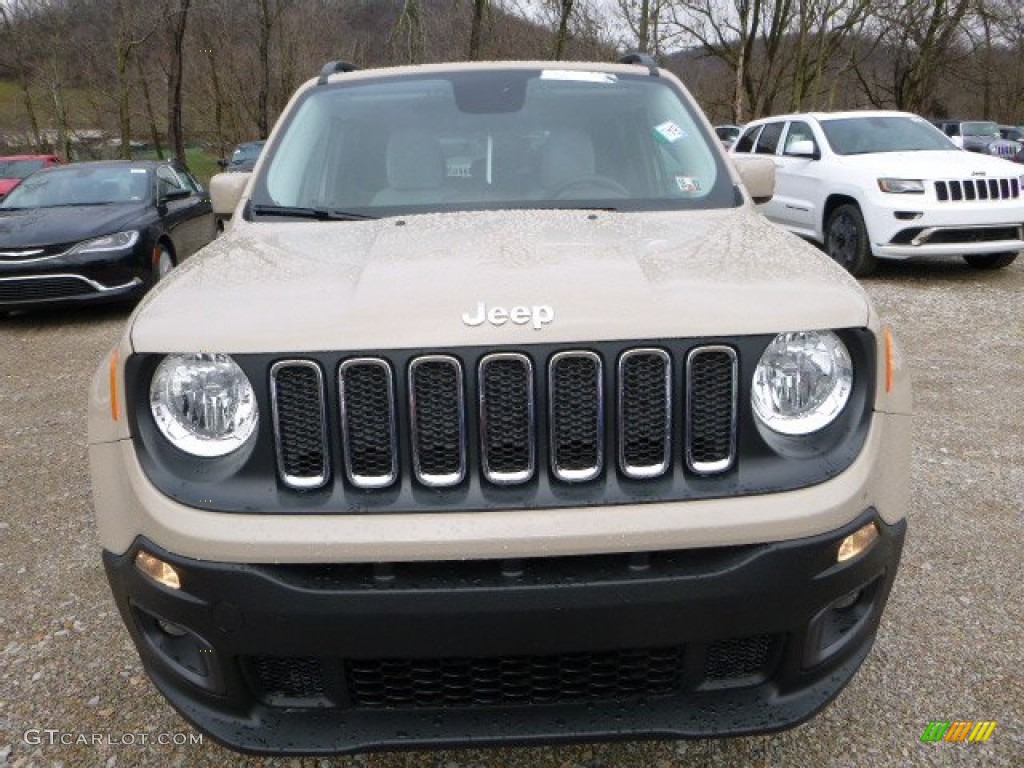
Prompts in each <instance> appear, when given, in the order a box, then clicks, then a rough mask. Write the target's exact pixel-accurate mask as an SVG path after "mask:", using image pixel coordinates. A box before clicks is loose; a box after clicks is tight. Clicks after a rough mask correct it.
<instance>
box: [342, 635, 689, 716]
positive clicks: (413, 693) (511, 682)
mask: <svg viewBox="0 0 1024 768" xmlns="http://www.w3.org/2000/svg"><path fill="white" fill-rule="evenodd" d="M682 654H683V651H682V648H663V649H656V650H633V651H610V652H607V653H589V654H588V653H579V654H564V655H557V656H519V657H516V656H508V657H502V658H497V659H420V660H403V659H394V660H388V659H385V660H380V661H351V662H349V663H348V664H347V665H346V676H347V678H348V683H349V693H350V695H351V698H352V702H353V704H354V705H355V706H356V707H359V708H365V709H403V708H408V707H413V708H416V707H473V706H495V705H499V704H548V703H556V702H574V701H587V700H591V699H607V698H629V697H635V696H657V695H665V694H669V693H672V692H673V691H675V690H676V689H678V687H679V678H680V670H681V668H682Z"/></svg>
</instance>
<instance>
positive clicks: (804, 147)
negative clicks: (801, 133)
mask: <svg viewBox="0 0 1024 768" xmlns="http://www.w3.org/2000/svg"><path fill="white" fill-rule="evenodd" d="M786 155H787V156H788V157H806V158H808V159H810V160H820V159H821V153H820V152H819V151H818V148H817V147H816V146H814V142H813V141H811V140H810V139H799V140H798V141H794V142H791V143H790V144H789V146H788V147H786Z"/></svg>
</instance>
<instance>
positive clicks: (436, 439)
mask: <svg viewBox="0 0 1024 768" xmlns="http://www.w3.org/2000/svg"><path fill="white" fill-rule="evenodd" d="M673 369H676V370H677V371H678V375H679V382H680V384H681V387H682V389H679V386H680V384H677V383H676V380H675V379H674V377H673ZM331 375H333V376H336V377H337V385H336V386H337V389H336V391H337V392H338V397H339V411H340V425H338V426H339V427H340V428H338V429H336V427H335V425H333V424H329V423H328V422H327V416H326V409H325V407H324V404H325V401H326V399H327V396H328V394H327V388H328V387H329V386H331V385H329V384H328V383H327V382H325V381H324V377H323V376H322V375H321V368H320V365H319V364H318V363H316V362H314V361H311V360H306V361H304V360H288V361H282V362H278V363H276V364H274V366H273V367H272V371H271V383H272V386H271V397H272V404H271V405H272V410H273V414H274V436H275V444H276V449H277V450H276V453H277V461H278V474H279V477H280V478H281V481H282V482H283V483H284V485H286V486H288V487H291V488H295V489H298V490H306V489H311V488H316V487H321V486H323V485H325V484H326V483H327V482H328V480H329V476H330V472H329V471H328V467H329V466H330V464H331V462H330V458H329V457H330V452H331V440H330V438H329V435H330V434H332V433H334V434H337V435H338V437H339V443H340V450H341V454H342V458H343V463H344V468H345V476H346V480H347V482H348V483H350V484H351V485H352V486H354V487H356V488H361V489H365V490H373V489H385V488H387V487H389V486H391V485H393V484H394V483H396V481H397V480H398V477H399V467H400V465H401V461H400V459H401V457H402V456H406V457H410V459H411V470H412V475H413V476H414V478H415V480H416V482H417V483H419V484H420V485H422V486H426V487H429V488H445V487H453V486H457V485H459V484H460V483H462V482H463V481H464V480H465V478H466V476H467V473H468V472H470V471H474V472H475V471H476V470H477V469H479V471H480V474H481V475H482V477H483V478H484V479H485V480H486V481H487V482H489V483H491V484H493V485H497V486H515V485H518V484H522V483H526V482H529V481H530V480H532V479H534V478H535V477H536V475H537V472H538V470H539V468H540V467H541V466H543V469H544V471H547V472H549V473H550V477H551V478H552V480H553V481H555V482H559V483H565V484H580V483H586V482H588V481H591V480H594V479H595V478H597V477H598V476H599V475H601V474H602V473H604V472H609V471H612V472H614V471H615V470H616V469H618V470H619V471H621V472H622V474H623V475H624V476H625V477H627V478H630V479H634V480H650V479H655V478H658V477H660V476H663V475H665V474H666V473H668V472H669V471H670V469H671V467H672V465H673V456H674V451H679V448H678V447H676V446H681V447H682V450H681V451H679V452H678V453H677V454H675V455H678V456H680V458H681V460H682V461H685V463H686V467H687V468H688V469H689V471H691V472H694V473H695V474H697V475H710V474H716V473H721V472H724V471H727V470H728V469H729V468H730V467H731V466H732V464H733V462H734V460H735V451H736V421H737V419H736V415H737V399H738V366H737V355H736V352H735V351H734V350H733V349H732V348H731V347H728V346H721V345H709V346H698V347H695V348H693V349H690V350H688V352H687V354H686V355H685V356H683V357H680V358H679V359H678V361H676V360H674V358H673V355H671V354H670V353H669V351H667V350H665V349H661V348H657V347H638V348H629V349H624V350H621V352H619V354H618V355H617V359H616V360H614V361H612V362H611V363H610V364H609V365H606V364H605V362H604V360H603V358H602V357H601V355H599V354H598V353H596V352H594V351H591V350H587V349H565V350H557V351H555V352H554V353H553V354H551V355H550V356H549V357H548V358H547V360H542V361H534V360H532V359H531V357H529V356H528V355H526V354H523V353H520V352H498V353H490V354H484V355H482V356H481V357H480V358H479V359H478V360H461V359H460V358H459V357H456V356H455V355H452V354H425V355H419V356H414V357H412V358H411V359H409V361H408V362H407V364H401V365H396V363H395V362H394V361H392V360H390V359H388V358H387V357H384V356H380V357H377V356H364V357H357V358H349V359H346V360H344V361H343V362H342V363H341V364H340V365H339V366H338V367H337V368H336V370H334V371H332V372H331ZM676 391H678V392H679V397H678V402H680V403H681V402H685V404H686V405H685V410H679V409H677V407H676V402H677V400H676V399H675V397H674V395H673V393H674V392H676ZM683 393H685V396H684V395H683ZM541 394H543V406H542V408H539V407H538V401H539V400H540V396H541ZM541 456H544V457H546V461H545V462H544V465H542V464H541V462H540V461H539V459H538V457H541Z"/></svg>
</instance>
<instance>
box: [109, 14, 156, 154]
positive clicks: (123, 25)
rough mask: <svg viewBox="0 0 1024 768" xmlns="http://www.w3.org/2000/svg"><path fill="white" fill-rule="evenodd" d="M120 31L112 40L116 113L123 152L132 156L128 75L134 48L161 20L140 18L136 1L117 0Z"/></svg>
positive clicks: (118, 29)
mask: <svg viewBox="0 0 1024 768" xmlns="http://www.w3.org/2000/svg"><path fill="white" fill-rule="evenodd" d="M115 10H116V13H117V19H116V23H117V32H116V35H115V37H114V39H113V41H112V43H113V46H114V53H115V55H116V57H117V115H118V121H117V123H118V128H119V129H120V133H121V142H120V156H121V157H123V158H130V157H131V156H132V148H131V140H132V118H131V78H130V77H129V76H128V65H129V64H130V63H131V58H132V56H133V55H134V54H135V50H136V49H137V48H139V47H140V46H142V45H144V44H145V43H146V42H148V41H149V39H150V38H151V37H152V36H153V34H154V33H155V32H156V30H157V26H158V23H159V22H158V21H156V20H152V19H151V20H149V21H148V23H146V22H144V21H143V20H141V19H140V18H139V14H138V12H137V11H138V8H137V7H136V6H135V3H132V2H129V1H128V0H117V5H116V9H115Z"/></svg>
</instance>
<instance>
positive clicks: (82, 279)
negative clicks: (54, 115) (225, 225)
mask: <svg viewBox="0 0 1024 768" xmlns="http://www.w3.org/2000/svg"><path fill="white" fill-rule="evenodd" d="M214 236H215V229H214V221H213V213H212V209H211V205H210V201H209V196H208V195H207V193H206V190H205V189H204V188H203V187H202V185H201V184H200V183H199V182H198V181H197V180H196V178H195V177H194V176H193V175H192V174H191V173H190V172H189V171H188V170H187V169H186V168H185V167H184V166H183V165H181V164H180V163H179V162H177V161H174V160H170V161H153V160H113V161H97V162H83V163H72V164H69V165H54V166H52V167H47V168H43V169H41V170H38V171H36V172H35V173H33V174H32V175H31V176H29V177H28V178H26V179H25V180H24V181H22V182H21V183H20V184H19V185H18V186H17V187H15V188H14V189H13V191H11V193H10V194H8V195H7V196H6V198H5V199H4V200H3V201H2V202H0V311H7V310H13V309H24V308H28V307H37V306H47V305H51V304H58V303H68V302H94V301H109V300H133V299H136V298H138V297H139V296H141V295H142V294H143V293H145V291H146V290H148V289H149V288H150V287H151V286H152V285H154V284H155V283H156V282H157V281H159V280H160V279H161V278H162V277H163V276H164V275H166V274H167V273H168V272H169V271H170V270H171V269H172V268H173V267H174V266H175V265H176V264H178V263H179V262H181V261H182V260H183V259H186V258H188V257H189V256H191V255H192V254H194V253H195V252H196V251H198V250H199V249H200V248H202V247H203V246H204V245H206V244H207V243H209V242H210V241H211V240H212V239H213V238H214Z"/></svg>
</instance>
